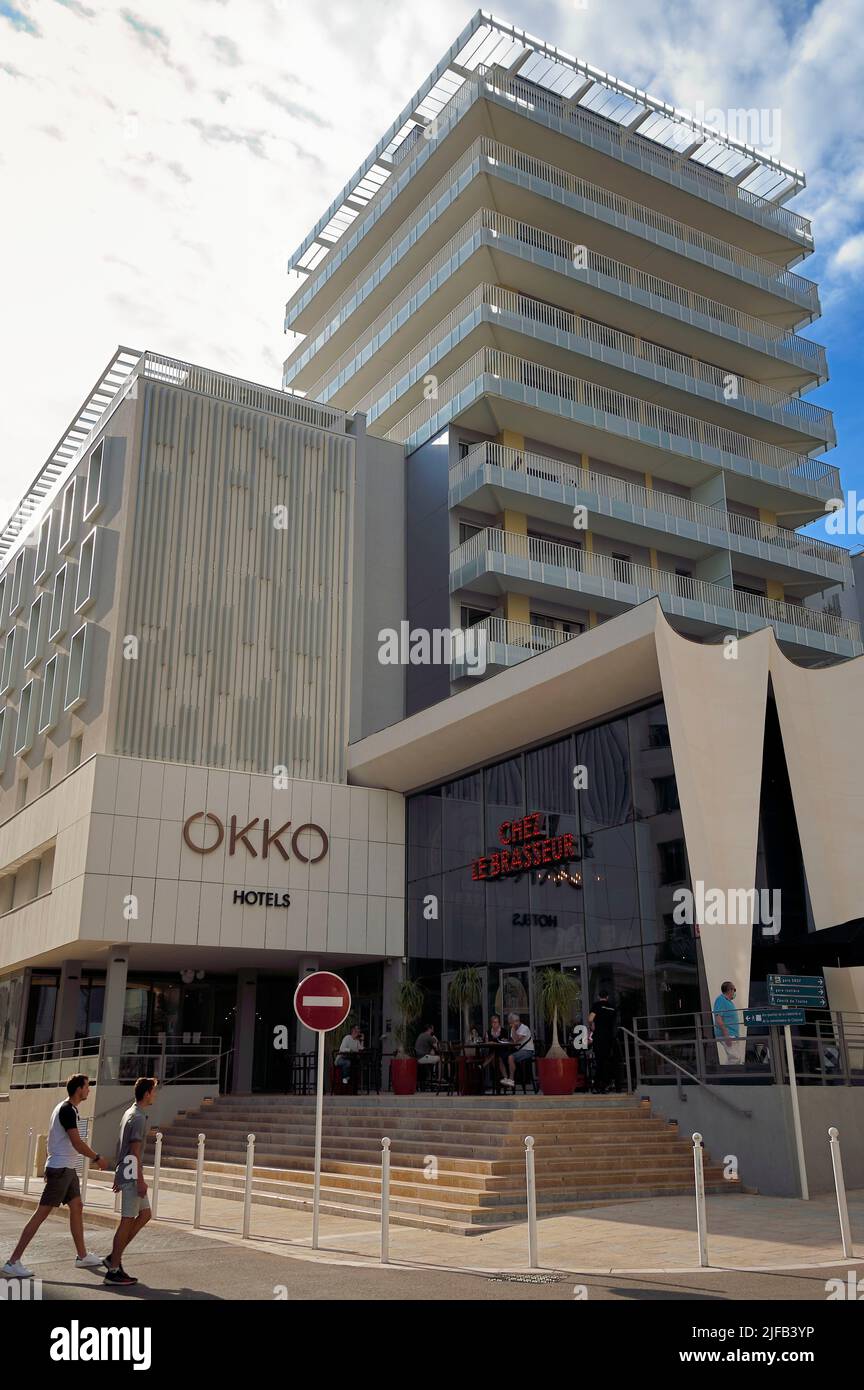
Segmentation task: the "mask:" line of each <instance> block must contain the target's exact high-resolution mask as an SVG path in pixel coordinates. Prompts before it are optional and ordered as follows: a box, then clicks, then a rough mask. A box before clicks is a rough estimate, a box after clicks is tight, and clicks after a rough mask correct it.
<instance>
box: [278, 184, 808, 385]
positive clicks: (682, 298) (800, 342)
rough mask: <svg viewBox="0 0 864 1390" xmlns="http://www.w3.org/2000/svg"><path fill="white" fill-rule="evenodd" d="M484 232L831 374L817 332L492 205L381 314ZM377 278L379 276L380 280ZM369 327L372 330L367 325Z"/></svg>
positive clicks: (297, 357) (333, 318)
mask: <svg viewBox="0 0 864 1390" xmlns="http://www.w3.org/2000/svg"><path fill="white" fill-rule="evenodd" d="M483 232H486V233H488V234H490V235H491V237H492V238H493V239H494V238H498V237H506V238H508V239H509V240H511V241H514V242H516V243H518V244H519V245H520V247H529V248H530V250H531V251H532V252H538V251H539V252H540V253H542V254H546V255H548V256H550V257H553V258H555V259H557V260H562V261H564V262H566V263H567V266H568V268H573V267H574V265H575V263H576V261H577V259H578V260H579V261H580V265H579V269H580V270H588V271H592V272H594V273H595V274H598V275H604V276H606V277H607V278H609V279H611V280H614V281H616V282H617V283H618V284H619V285H626V286H628V288H630V289H635V290H637V291H639V292H640V293H644V294H646V295H651V296H652V297H653V298H654V299H655V300H660V301H662V302H663V303H665V304H669V305H675V306H676V307H678V308H681V309H684V310H685V311H686V312H687V313H692V314H698V315H699V316H700V317H703V318H709V319H712V320H713V321H714V322H717V323H722V324H724V325H726V326H727V327H729V328H732V329H733V330H734V331H735V332H738V333H747V334H749V335H751V336H753V337H755V338H758V339H760V340H762V341H763V342H765V343H768V344H770V348H769V351H771V350H774V351H780V352H782V353H786V354H789V355H790V356H793V357H796V358H799V359H800V360H801V361H802V362H804V363H806V364H807V366H808V368H809V369H810V370H811V371H813V372H814V373H815V374H816V375H824V374H825V370H826V367H825V349H824V347H822V345H821V344H820V343H816V342H814V341H813V340H812V339H811V338H803V337H801V336H800V335H798V334H796V333H790V332H789V331H788V330H787V329H785V328H782V327H780V326H778V325H777V324H774V323H768V322H767V321H766V320H765V319H760V318H756V316H755V315H754V314H748V313H745V312H744V311H743V310H741V309H733V308H731V307H730V306H729V305H728V304H722V303H721V302H720V301H719V300H716V299H709V298H707V297H706V296H705V295H703V294H697V293H696V292H695V291H694V290H688V289H685V288H684V287H683V286H681V285H675V284H673V283H672V282H671V281H669V280H661V279H660V278H659V277H658V276H656V275H650V274H649V273H648V272H647V271H644V270H637V269H636V268H635V267H633V266H631V265H626V264H625V263H624V262H623V261H616V260H613V259H612V258H611V257H609V256H603V255H600V254H599V252H596V251H590V250H588V251H585V249H584V247H580V244H579V243H577V242H573V241H570V240H568V239H566V238H564V237H560V236H556V235H555V234H554V233H553V232H546V231H544V230H543V229H542V228H540V227H534V226H532V225H531V224H530V223H527V222H521V221H519V220H518V219H517V218H514V217H506V216H505V215H504V214H503V213H498V212H494V211H493V210H492V209H491V208H480V209H478V211H477V212H475V213H474V215H473V216H472V217H471V218H469V220H468V221H467V222H466V223H465V225H464V227H462V228H461V230H460V231H458V232H457V233H456V234H455V235H454V236H453V237H451V239H450V241H448V242H447V244H446V245H445V246H443V247H442V248H441V250H440V251H438V252H437V253H436V254H435V255H434V256H433V257H432V258H431V260H430V261H428V262H427V264H426V265H425V266H424V267H423V269H422V270H421V271H419V272H418V274H417V275H415V276H414V277H413V279H412V280H411V281H410V282H409V283H408V284H407V285H406V286H405V287H404V288H403V289H402V290H401V291H400V292H399V294H397V295H396V297H395V298H394V299H393V300H391V301H390V303H389V304H388V306H387V309H386V312H385V313H384V314H383V315H382V316H381V317H382V318H384V321H385V322H386V320H387V319H392V318H393V317H394V316H395V314H396V313H397V312H398V310H399V309H400V308H402V307H404V305H405V304H407V303H408V301H409V300H410V299H412V298H413V297H414V295H416V294H417V293H418V291H420V290H421V289H423V288H424V287H428V285H429V284H430V282H431V281H433V280H434V277H435V276H436V275H437V274H438V272H439V271H440V270H442V269H443V268H444V267H445V266H446V265H447V264H448V262H450V261H452V260H453V259H454V257H456V256H458V254H459V252H460V251H461V250H462V249H463V248H464V247H465V246H466V245H467V244H468V243H469V242H470V241H471V240H472V238H475V237H477V236H478V235H480V234H482V233H483ZM373 280H374V275H373V276H371V277H370V276H368V275H367V274H366V272H365V271H364V272H363V274H362V275H361V276H360V277H358V281H355V282H354V284H353V285H351V286H350V287H349V291H348V292H346V293H347V296H348V297H347V299H346V300H345V303H344V304H343V305H342V307H341V308H334V309H331V310H328V312H327V313H326V314H324V315H322V317H321V318H320V319H319V320H318V322H317V323H316V324H315V326H314V327H313V328H311V329H310V331H309V333H308V334H307V336H306V338H305V339H304V340H303V342H302V343H301V344H300V345H299V347H298V348H297V349H296V350H295V353H294V354H292V357H289V358H288V364H289V365H288V366H287V369H286V381H287V380H290V379H291V377H292V375H294V374H295V373H296V371H297V370H298V369H299V368H300V367H301V366H303V365H305V364H306V363H307V362H309V361H311V360H312V358H313V357H314V356H315V354H316V353H317V352H318V351H319V350H320V348H321V347H322V346H323V344H324V343H325V342H326V341H327V340H328V339H329V338H330V337H331V336H332V335H333V333H335V332H337V331H338V329H339V328H340V327H341V326H342V324H343V323H344V322H345V320H346V319H347V318H348V317H349V313H353V312H354V310H355V309H356V308H357V307H358V305H359V304H361V303H362V302H363V300H364V299H365V298H367V297H368V294H369V293H371V290H372V288H374V285H373V283H372V281H373ZM359 281H362V283H359ZM377 283H378V282H377V281H375V284H377ZM364 290H365V291H366V293H364ZM343 298H344V296H343ZM349 304H350V305H351V309H350V311H349V309H348V305H349ZM652 307H654V306H652ZM368 332H369V330H367V333H368ZM292 358H293V361H292ZM332 370H333V369H332V368H331V371H332Z"/></svg>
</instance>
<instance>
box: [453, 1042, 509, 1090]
mask: <svg viewBox="0 0 864 1390" xmlns="http://www.w3.org/2000/svg"><path fill="white" fill-rule="evenodd" d="M518 1046H519V1044H518V1043H515V1042H513V1041H512V1040H511V1039H507V1040H502V1041H501V1042H479V1043H453V1044H452V1047H453V1051H454V1052H455V1054H456V1057H457V1061H461V1063H462V1065H461V1066H460V1067H459V1094H460V1096H475V1095H482V1094H483V1092H484V1090H485V1086H484V1084H483V1072H484V1069H485V1067H484V1064H485V1061H486V1059H485V1058H483V1057H478V1056H476V1055H475V1056H474V1057H469V1056H468V1055H467V1054H468V1053H469V1052H473V1053H475V1054H476V1053H484V1052H488V1053H489V1055H490V1056H491V1057H493V1058H497V1057H507V1056H508V1055H509V1053H511V1052H514V1051H515V1050H516V1048H517V1047H518ZM491 1070H493V1068H490V1071H491Z"/></svg>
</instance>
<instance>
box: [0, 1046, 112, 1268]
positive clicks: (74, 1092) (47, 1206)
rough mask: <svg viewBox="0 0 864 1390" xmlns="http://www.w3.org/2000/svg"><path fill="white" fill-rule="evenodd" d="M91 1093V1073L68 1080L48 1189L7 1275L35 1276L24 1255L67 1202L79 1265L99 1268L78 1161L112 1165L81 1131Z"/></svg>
mask: <svg viewBox="0 0 864 1390" xmlns="http://www.w3.org/2000/svg"><path fill="white" fill-rule="evenodd" d="M89 1094H90V1079H89V1077H87V1076H83V1075H82V1074H81V1073H76V1074H75V1075H74V1076H70V1077H69V1080H68V1081H67V1082H66V1095H67V1099H66V1100H61V1102H60V1104H59V1105H55V1107H54V1109H53V1111H52V1112H51V1120H50V1123H49V1126H48V1153H47V1156H46V1160H45V1189H44V1191H43V1193H42V1196H41V1197H40V1198H39V1206H38V1207H37V1208H36V1211H35V1213H34V1215H33V1216H31V1218H30V1220H29V1221H28V1222H27V1225H26V1226H25V1227H24V1230H23V1231H22V1232H21V1239H20V1240H19V1242H18V1244H17V1245H16V1246H15V1249H14V1250H13V1251H12V1254H11V1255H10V1256H9V1259H8V1261H7V1263H6V1264H5V1265H4V1266H3V1271H2V1272H3V1277H4V1278H6V1279H32V1278H33V1271H32V1270H30V1269H28V1268H27V1266H26V1265H25V1264H23V1263H22V1260H21V1256H22V1255H23V1254H24V1251H25V1250H26V1249H27V1246H28V1245H29V1244H30V1242H31V1240H32V1239H33V1237H34V1236H35V1234H36V1232H37V1231H38V1230H39V1227H40V1226H41V1225H42V1222H43V1221H45V1220H46V1219H47V1218H48V1217H49V1216H50V1215H51V1213H52V1211H55V1210H56V1209H57V1207H59V1206H63V1205H64V1204H65V1205H66V1206H67V1207H68V1208H69V1230H70V1232H71V1234H72V1239H73V1241H74V1242H75V1249H76V1250H77V1252H78V1258H77V1260H76V1261H75V1264H76V1267H77V1268H78V1269H95V1268H96V1267H97V1266H98V1265H100V1264H101V1263H102V1261H101V1260H100V1258H99V1256H98V1255H93V1254H90V1253H89V1252H88V1250H87V1247H86V1245H85V1244H84V1203H83V1202H82V1200H81V1185H80V1183H79V1181H78V1165H79V1162H80V1161H81V1160H82V1159H84V1158H89V1160H90V1162H91V1163H94V1164H95V1165H96V1167H97V1168H107V1167H108V1162H107V1160H106V1159H104V1158H102V1157H101V1156H100V1155H99V1154H97V1153H94V1151H93V1149H91V1148H90V1146H89V1145H88V1144H85V1142H84V1140H83V1139H82V1138H81V1135H80V1134H79V1132H78V1107H79V1105H81V1104H82V1103H83V1102H84V1101H85V1100H86V1099H87V1097H88V1096H89Z"/></svg>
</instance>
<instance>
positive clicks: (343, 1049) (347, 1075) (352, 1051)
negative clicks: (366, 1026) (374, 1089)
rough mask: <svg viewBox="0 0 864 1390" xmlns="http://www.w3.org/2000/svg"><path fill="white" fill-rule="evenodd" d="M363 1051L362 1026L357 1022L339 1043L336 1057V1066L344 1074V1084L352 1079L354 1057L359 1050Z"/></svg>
mask: <svg viewBox="0 0 864 1390" xmlns="http://www.w3.org/2000/svg"><path fill="white" fill-rule="evenodd" d="M362 1051H363V1044H362V1042H361V1041H360V1027H359V1025H358V1024H356V1023H355V1024H354V1027H353V1028H352V1029H351V1032H350V1033H346V1034H345V1036H344V1038H343V1039H342V1042H341V1043H340V1045H339V1051H338V1052H337V1054H336V1059H335V1060H336V1066H337V1067H338V1069H339V1071H340V1072H341V1074H342V1085H343V1086H347V1085H348V1082H349V1081H350V1080H351V1067H352V1065H353V1058H354V1057H355V1056H356V1054H357V1053H358V1052H362Z"/></svg>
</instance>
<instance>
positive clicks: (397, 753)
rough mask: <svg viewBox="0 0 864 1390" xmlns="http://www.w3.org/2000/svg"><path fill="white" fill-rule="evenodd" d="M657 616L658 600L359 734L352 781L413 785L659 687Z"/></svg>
mask: <svg viewBox="0 0 864 1390" xmlns="http://www.w3.org/2000/svg"><path fill="white" fill-rule="evenodd" d="M658 622H662V623H664V624H665V622H666V619H665V618H664V616H663V612H662V609H661V607H660V603H659V600H658V599H656V598H651V599H649V600H648V601H647V602H646V603H642V604H640V605H639V606H638V607H637V608H631V609H630V610H629V611H628V612H626V613H622V614H621V615H620V617H617V618H613V619H611V620H610V621H608V622H605V623H603V624H602V625H601V626H600V627H596V628H592V629H591V630H590V631H589V632H585V633H583V634H582V636H581V637H580V638H579V640H578V641H576V642H564V643H562V645H561V646H559V647H555V648H553V649H552V650H550V651H547V652H541V653H539V654H538V655H537V656H533V657H529V658H528V659H527V660H526V661H522V662H520V663H519V664H518V665H517V666H512V667H509V668H508V669H507V670H506V671H502V672H501V673H500V674H499V675H497V676H494V677H492V678H491V679H489V680H480V681H478V683H477V684H476V686H474V687H469V688H468V689H467V690H462V691H460V692H459V693H458V694H456V695H453V696H451V697H450V698H449V699H446V700H441V701H439V703H438V704H435V705H430V706H429V708H428V709H424V710H420V711H419V713H417V714H413V715H411V716H409V718H407V719H403V720H400V722H399V723H398V724H391V725H390V726H389V727H388V728H386V729H381V730H380V731H379V732H378V733H375V734H369V735H368V736H367V737H366V738H363V739H359V740H358V741H357V742H356V743H353V744H351V746H350V747H349V750H348V781H349V782H352V783H355V784H357V785H359V786H364V787H379V788H382V787H383V788H387V789H388V790H390V791H398V792H409V791H414V790H416V789H417V788H419V787H424V786H428V785H430V784H431V783H435V782H440V781H444V780H446V779H447V778H448V777H451V776H453V775H455V774H457V773H460V772H464V771H465V769H466V768H469V767H473V766H474V765H475V764H477V763H484V762H490V761H493V760H494V759H495V758H499V757H504V756H506V755H508V754H510V753H512V752H515V751H516V750H517V749H519V748H521V747H524V746H525V745H526V744H533V743H538V742H542V741H543V740H544V739H549V738H554V737H555V735H556V734H558V733H562V732H563V731H565V730H567V729H572V728H573V727H574V726H576V725H579V724H583V723H587V722H589V721H591V720H593V719H601V718H603V717H605V716H608V715H610V714H612V713H614V712H615V711H616V710H620V709H625V708H628V707H630V706H632V705H634V704H638V703H639V702H641V701H643V700H649V699H651V698H652V696H655V695H659V694H660V689H661V680H660V667H659V664H658V660H657V644H656V641H655V630H656V627H657V623H658Z"/></svg>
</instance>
